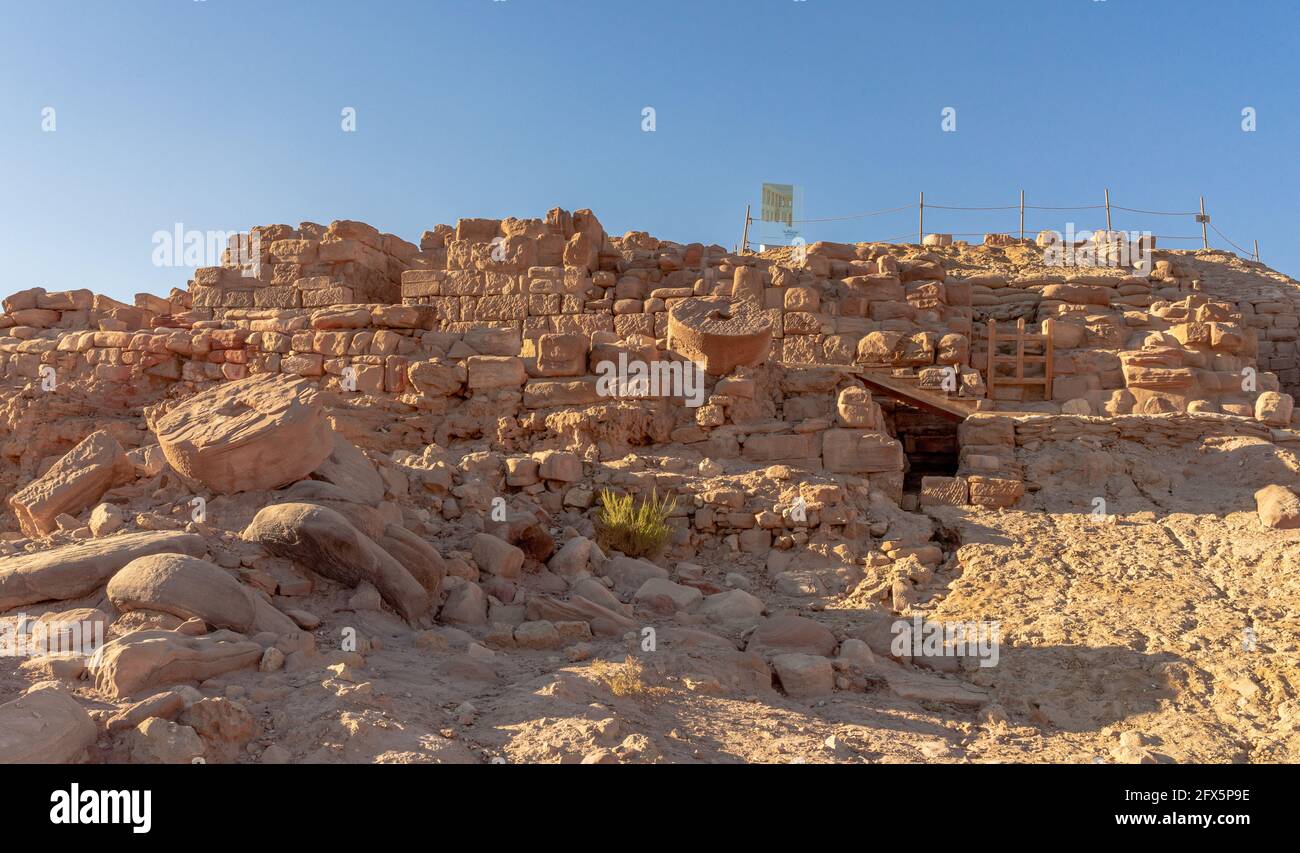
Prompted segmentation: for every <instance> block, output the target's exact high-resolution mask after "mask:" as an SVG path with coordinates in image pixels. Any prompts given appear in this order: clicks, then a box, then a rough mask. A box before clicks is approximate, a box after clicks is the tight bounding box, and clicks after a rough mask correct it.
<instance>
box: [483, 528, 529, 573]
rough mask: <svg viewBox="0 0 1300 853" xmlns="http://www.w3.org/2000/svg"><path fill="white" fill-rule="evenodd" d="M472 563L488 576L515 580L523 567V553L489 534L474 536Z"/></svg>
mask: <svg viewBox="0 0 1300 853" xmlns="http://www.w3.org/2000/svg"><path fill="white" fill-rule="evenodd" d="M474 562H475V563H477V564H478V567H479V569H481V570H482V571H485V572H487V573H488V574H490V575H496V576H497V577H500V578H506V579H508V580H514V579H517V578H518V577H519V576H520V574H521V570H522V569H523V565H524V552H523V551H522V550H520V549H519V548H516V547H515V546H514V545H511V544H510V543H509V542H507V541H505V540H504V539H501V538H500V537H497V536H493V535H492V534H491V533H479V534H476V535H475V536H474Z"/></svg>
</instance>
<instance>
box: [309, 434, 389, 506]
mask: <svg viewBox="0 0 1300 853" xmlns="http://www.w3.org/2000/svg"><path fill="white" fill-rule="evenodd" d="M333 437H334V445H333V449H332V450H331V451H330V455H329V456H327V457H326V458H325V461H324V462H322V463H321V464H320V465H319V466H317V468H316V470H315V471H313V472H312V473H311V476H312V479H314V480H324V481H325V482H326V483H333V484H334V485H336V486H339V487H341V488H343V489H346V490H347V492H348V494H349V496H350V497H351V498H352V500H354V501H357V502H358V503H364V504H376V503H379V502H380V501H381V500H383V499H384V478H383V477H381V476H379V471H378V470H377V469H376V468H375V463H373V462H371V461H370V460H369V459H367V458H366V455H365V454H364V453H362V452H361V451H360V450H358V449H357V447H356V445H354V444H353V443H352V442H350V441H348V440H347V439H346V438H344V437H343V436H342V435H339V434H338V433H334V434H333Z"/></svg>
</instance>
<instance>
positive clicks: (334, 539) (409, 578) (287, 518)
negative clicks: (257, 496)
mask: <svg viewBox="0 0 1300 853" xmlns="http://www.w3.org/2000/svg"><path fill="white" fill-rule="evenodd" d="M242 536H243V538H244V539H245V540H246V541H249V542H258V543H260V544H261V545H262V547H264V548H266V550H268V551H270V552H271V553H272V554H275V555H276V556H278V557H284V558H285V559H288V560H294V561H295V562H298V563H301V564H302V565H304V566H307V567H309V568H311V569H312V571H315V572H316V573H318V574H321V575H324V576H325V577H327V578H330V579H331V580H336V581H338V582H339V583H343V584H346V585H347V586H350V587H355V586H356V585H357V584H359V583H361V582H362V581H367V582H369V583H370V584H371V585H372V586H374V587H375V589H377V590H379V594H380V595H381V596H382V597H383V599H384V601H386V602H388V604H389V606H391V607H392V608H393V609H394V610H396V611H397V612H398V613H399V614H401V615H402V618H404V619H406V621H408V622H412V623H414V622H416V621H417V620H419V619H420V618H421V617H422V616H424V615H425V614H426V613H428V612H429V607H430V605H431V604H432V600H431V598H430V595H429V592H428V590H427V589H426V588H425V586H424V584H422V583H421V582H420V581H419V580H417V579H416V578H415V576H413V575H412V574H411V572H410V571H408V570H407V568H406V567H405V566H403V565H402V564H401V563H400V562H398V560H397V559H396V558H394V557H393V556H392V555H391V554H389V553H388V552H387V551H385V550H384V549H383V548H382V547H380V546H379V545H378V544H377V543H376V542H375V541H374V540H373V539H371V538H370V537H369V536H367V535H366V534H364V533H362V532H361V531H360V530H358V529H357V528H356V527H354V526H352V524H351V522H349V521H348V520H347V519H346V518H345V517H344V516H343V515H342V514H340V513H337V512H335V511H334V510H332V509H329V508H327V507H323V506H319V505H317V504H307V503H284V504H274V505H272V506H268V507H263V508H262V510H261V511H259V512H258V513H257V515H256V516H255V517H254V518H253V521H252V522H251V523H250V524H249V525H248V527H246V528H244V532H243V534H242Z"/></svg>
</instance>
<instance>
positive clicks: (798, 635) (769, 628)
mask: <svg viewBox="0 0 1300 853" xmlns="http://www.w3.org/2000/svg"><path fill="white" fill-rule="evenodd" d="M835 646H836V640H835V635H834V634H832V633H831V631H830V629H829V628H827V627H826V626H824V625H821V624H820V623H818V622H814V621H813V620H811V619H808V618H805V617H803V616H797V615H794V614H781V615H778V616H772V617H769V618H767V619H764V620H763V621H762V622H760V623H759V624H758V627H757V628H755V629H754V633H752V634H750V636H749V644H748V645H746V646H745V650H746V651H750V652H759V653H761V654H764V655H766V656H768V657H771V656H773V655H781V654H787V653H789V654H804V655H819V656H822V657H829V656H830V655H831V654H832V653H833V652H834V651H835Z"/></svg>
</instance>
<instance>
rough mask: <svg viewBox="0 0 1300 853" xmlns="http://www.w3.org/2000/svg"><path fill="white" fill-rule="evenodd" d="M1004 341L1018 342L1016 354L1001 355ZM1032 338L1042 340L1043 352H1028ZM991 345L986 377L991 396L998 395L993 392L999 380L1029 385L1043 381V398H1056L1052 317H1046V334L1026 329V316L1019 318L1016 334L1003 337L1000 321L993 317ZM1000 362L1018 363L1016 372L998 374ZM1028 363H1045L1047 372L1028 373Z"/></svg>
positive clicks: (989, 397)
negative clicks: (999, 334) (1053, 375)
mask: <svg viewBox="0 0 1300 853" xmlns="http://www.w3.org/2000/svg"><path fill="white" fill-rule="evenodd" d="M1000 342H1001V343H1014V344H1015V345H1016V354H1015V355H998V344H999V343H1000ZM1031 342H1038V343H1042V345H1043V354H1042V355H1025V344H1027V343H1031ZM988 347H989V360H988V368H987V373H988V375H987V376H986V377H985V379H984V384H985V385H986V386H987V390H986V393H987V394H988V399H990V400H993V399H996V398H995V397H994V396H993V387H994V385H995V384H996V385H1017V386H1022V387H1023V386H1026V385H1042V386H1043V399H1044V400H1050V399H1052V321H1051V320H1050V319H1049V320H1044V321H1043V332H1042V334H1033V333H1027V332H1025V318H1024V317H1021V318H1020V319H1019V320H1017V321H1016V331H1015V334H1012V335H1003V336H1001V337H999V336H998V321H997V320H994V319H992V318H989V335H988ZM999 364H1014V365H1015V366H1016V375H1015V376H1014V377H1005V376H1001V377H1000V376H998V375H997V365H999ZM1026 364H1041V365H1043V375H1042V376H1026V375H1025V365H1026Z"/></svg>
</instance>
